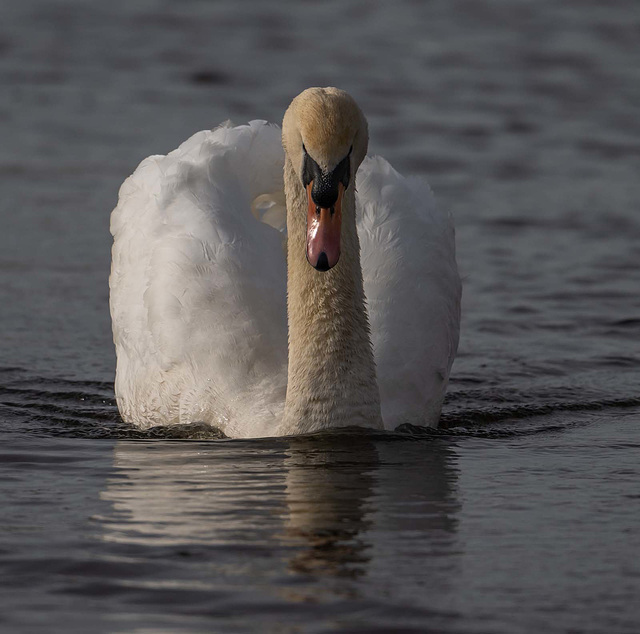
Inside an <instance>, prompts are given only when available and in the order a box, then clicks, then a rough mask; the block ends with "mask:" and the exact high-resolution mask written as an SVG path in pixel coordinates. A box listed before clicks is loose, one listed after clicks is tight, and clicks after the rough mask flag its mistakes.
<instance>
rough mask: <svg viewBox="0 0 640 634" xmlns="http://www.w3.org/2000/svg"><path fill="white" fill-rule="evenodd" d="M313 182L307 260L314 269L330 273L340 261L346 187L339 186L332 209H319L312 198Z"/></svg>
mask: <svg viewBox="0 0 640 634" xmlns="http://www.w3.org/2000/svg"><path fill="white" fill-rule="evenodd" d="M312 188H313V181H311V182H310V183H309V184H308V185H307V202H308V205H309V208H308V211H307V260H308V262H309V264H311V266H312V267H313V268H314V269H317V270H318V271H328V270H329V269H330V268H332V267H334V266H335V265H336V264H337V263H338V260H339V259H340V226H341V223H342V195H343V194H344V185H343V184H342V183H340V184H339V185H338V199H337V200H336V202H335V205H334V206H333V207H331V208H328V209H326V208H323V207H318V206H317V205H316V204H315V203H314V202H313V199H312V198H311V190H312Z"/></svg>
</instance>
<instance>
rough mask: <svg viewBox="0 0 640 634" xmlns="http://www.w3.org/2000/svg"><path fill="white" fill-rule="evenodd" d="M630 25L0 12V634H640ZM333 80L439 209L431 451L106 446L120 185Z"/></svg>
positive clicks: (372, 440)
mask: <svg viewBox="0 0 640 634" xmlns="http://www.w3.org/2000/svg"><path fill="white" fill-rule="evenodd" d="M636 4H637V3H636V2H634V1H633V0H629V1H622V0H617V1H615V2H610V3H607V4H606V5H604V4H602V3H597V2H589V1H587V0H583V1H581V2H578V1H576V0H573V1H568V2H563V3H554V2H551V0H543V1H541V2H535V3H534V2H527V1H524V0H523V1H522V2H517V3H514V2H507V1H506V0H494V1H491V2H483V3H474V2H469V1H468V0H452V1H450V2H398V3H394V4H393V7H392V6H391V5H390V4H382V3H373V2H358V1H356V0H343V1H342V2H340V3H338V2H325V3H307V2H296V3H294V2H285V1H283V2H279V3H264V2H261V3H258V2H251V1H247V2H242V3H240V2H238V3H232V2H226V1H222V2H217V3H207V2H200V1H196V0H184V1H183V2H180V3H170V2H160V1H153V0H140V1H138V2H128V3H125V2H122V1H120V0H114V1H112V2H109V3H99V2H96V1H91V2H89V1H86V0H85V1H83V2H80V1H72V0H67V1H63V0H58V1H54V2H52V1H45V0H41V1H38V0H25V1H21V2H18V1H17V0H6V1H5V2H3V4H2V6H1V7H0V81H1V84H2V87H3V88H2V91H0V131H1V134H0V138H2V143H0V186H1V190H0V191H2V196H0V306H1V308H0V331H1V332H2V335H3V336H2V345H0V434H1V435H2V445H1V449H0V501H1V506H0V508H1V517H2V521H1V522H0V584H1V585H2V591H1V592H0V631H2V632H3V633H4V632H5V631H6V632H7V633H11V634H13V633H14V632H19V633H23V632H24V633H31V632H34V633H40V632H46V633H49V632H58V631H64V632H67V633H75V632H78V633H85V632H87V631H89V630H90V631H92V632H110V633H111V632H112V633H127V634H128V633H132V632H136V633H140V634H143V633H144V634H150V633H153V634H156V633H167V634H169V633H171V634H174V633H182V632H187V633H194V632H198V633H199V632H205V631H207V632H209V631H213V632H251V631H265V632H391V631H393V632H426V631H434V632H456V633H458V632H464V633H476V632H482V633H484V632H487V633H489V632H491V633H495V632H499V633H500V632H505V633H509V634H511V633H518V632H594V633H595V632H614V633H615V632H621V633H626V632H628V633H630V634H631V633H634V634H635V632H637V631H638V630H640V608H638V607H637V597H638V595H639V593H640V564H639V563H638V561H639V557H638V554H639V552H640V531H639V530H638V524H639V521H640V494H639V491H640V487H639V486H638V483H639V481H640V477H639V476H640V466H638V465H639V462H638V455H640V454H639V453H638V451H639V449H640V429H639V421H640V393H639V391H638V385H639V384H640V381H639V379H640V371H639V370H640V355H639V350H638V340H639V336H640V293H639V292H638V290H639V288H640V286H639V282H640V272H639V270H638V264H639V263H640V240H639V238H640V220H639V216H638V200H640V179H638V176H637V175H638V173H639V170H640V116H639V114H640V110H639V107H640V88H639V87H640V46H638V41H640V14H639V13H638V11H637V6H636ZM327 84H335V85H338V86H340V87H343V88H345V89H347V90H349V91H350V92H351V93H353V95H354V96H355V97H356V98H357V99H358V101H359V102H360V103H361V105H362V107H363V109H364V110H365V112H366V114H367V116H368V118H369V122H370V130H371V150H372V151H373V152H378V153H380V154H383V155H384V156H385V157H387V158H388V159H389V160H390V161H391V162H392V164H394V165H395V166H396V167H397V168H398V169H400V170H401V171H403V172H405V173H419V174H423V175H425V176H427V178H428V179H429V181H430V183H431V185H432V187H433V189H434V191H435V192H436V195H437V197H438V199H439V201H440V204H441V205H443V206H445V207H446V208H449V209H451V210H452V212H453V213H454V214H455V217H456V223H457V227H458V232H457V236H458V240H457V242H458V260H459V264H460V269H461V273H462V275H463V278H464V305H463V325H462V339H461V344H460V353H459V356H458V359H457V361H456V363H455V365H454V370H453V376H452V383H451V389H450V393H449V396H448V399H447V402H446V405H445V408H444V413H443V428H442V429H441V430H439V431H437V432H427V433H419V431H416V430H411V429H406V430H403V432H402V433H396V434H371V433H367V434H364V433H353V432H349V431H346V432H342V433H337V434H333V435H319V436H312V437H306V438H289V439H271V440H267V441H264V440H254V441H228V440H220V439H216V436H215V433H214V432H213V430H211V429H208V428H206V427H202V426H185V427H182V428H176V429H171V430H163V429H152V430H150V431H148V432H144V433H143V432H139V431H138V430H136V429H133V428H131V427H129V426H127V425H125V424H123V423H122V422H121V421H120V420H119V418H118V416H117V411H116V408H115V405H114V401H113V387H112V380H113V372H114V361H115V360H114V355H113V349H112V344H111V340H110V326H109V317H108V308H107V284H106V278H107V274H108V267H109V247H110V239H109V234H108V216H109V212H110V210H111V208H112V207H113V206H114V204H115V201H116V194H117V189H118V187H119V185H120V183H121V182H122V181H123V180H124V178H125V177H126V176H127V175H128V174H129V173H130V172H131V171H132V170H133V169H134V167H135V166H136V164H137V163H138V162H139V160H140V159H142V158H143V157H144V156H147V155H149V154H153V153H164V152H167V151H168V150H170V149H172V148H174V147H176V146H177V145H178V144H179V143H180V141H182V140H184V139H185V138H187V137H188V136H189V135H190V134H191V133H193V132H194V131H195V130H198V129H203V128H209V127H212V126H214V125H216V124H217V123H219V122H221V121H223V120H225V119H228V118H231V119H233V120H234V121H236V122H242V121H246V120H248V119H251V118H266V119H269V120H273V121H279V120H280V119H281V117H282V113H283V111H284V108H285V107H286V105H287V104H288V102H289V100H290V99H291V97H292V96H293V95H295V94H297V93H298V92H299V91H300V90H301V89H303V88H304V87H306V86H309V85H327Z"/></svg>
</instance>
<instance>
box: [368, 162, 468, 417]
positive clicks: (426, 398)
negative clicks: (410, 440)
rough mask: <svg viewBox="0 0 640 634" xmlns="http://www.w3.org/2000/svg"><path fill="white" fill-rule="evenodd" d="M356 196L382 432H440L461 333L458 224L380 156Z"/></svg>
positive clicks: (425, 189)
mask: <svg viewBox="0 0 640 634" xmlns="http://www.w3.org/2000/svg"><path fill="white" fill-rule="evenodd" d="M356 191H357V210H358V211H357V213H358V235H359V238H360V245H361V258H362V270H363V277H364V287H365V295H366V297H367V304H368V310H369V321H370V325H371V335H372V343H373V348H374V355H375V360H376V370H377V376H378V384H379V386H380V396H381V403H382V418H383V420H384V423H385V427H386V428H387V429H394V428H395V427H397V426H398V425H400V424H403V423H411V424H414V425H429V426H436V425H437V424H438V419H439V417H440V409H441V406H442V400H443V398H444V394H445V391H446V388H447V383H448V379H449V372H450V370H451V365H452V363H453V359H454V357H455V353H456V350H457V347H458V337H459V331H460V298H461V284H460V278H459V276H458V270H457V266H456V259H455V237H454V227H453V220H452V218H451V216H450V214H448V213H446V212H443V211H441V210H439V209H438V208H437V207H436V205H435V202H434V199H433V194H432V193H431V190H430V188H429V186H428V185H427V183H426V182H424V181H423V180H422V179H420V178H415V177H413V178H404V177H403V176H401V175H400V174H399V173H398V172H396V171H395V170H394V169H393V168H392V167H391V165H389V163H388V162H387V161H385V160H384V159H383V158H380V157H368V158H367V159H365V161H364V162H363V163H362V165H361V167H360V169H359V170H358V173H357V180H356Z"/></svg>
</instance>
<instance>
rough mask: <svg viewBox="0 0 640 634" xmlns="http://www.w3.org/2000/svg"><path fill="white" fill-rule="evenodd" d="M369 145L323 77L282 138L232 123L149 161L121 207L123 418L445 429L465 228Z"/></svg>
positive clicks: (233, 428) (346, 99) (118, 299)
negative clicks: (457, 241)
mask: <svg viewBox="0 0 640 634" xmlns="http://www.w3.org/2000/svg"><path fill="white" fill-rule="evenodd" d="M367 144H368V131H367V121H366V119H365V118H364V115H363V114H362V112H361V110H360V108H359V107H358V106H357V104H356V103H355V101H354V100H353V99H352V98H351V97H350V96H349V95H348V94H347V93H346V92H344V91H341V90H338V89H336V88H309V89H308V90H305V91H304V92H302V93H301V94H300V95H298V96H297V97H296V98H295V99H294V100H293V102H292V103H291V105H290V106H289V108H288V109H287V111H286V113H285V116H284V121H283V125H282V131H281V138H280V130H279V128H278V127H277V126H274V125H270V124H267V123H266V122H264V121H252V122H250V123H249V124H248V125H244V126H239V127H231V126H230V125H226V126H225V125H223V126H222V127H220V128H218V129H216V130H214V131H202V132H198V133H197V134H195V135H194V136H192V137H191V138H190V139H188V140H187V141H185V142H184V143H183V144H182V145H181V146H180V147H179V148H178V149H177V150H174V151H173V152H170V153H169V154H168V155H166V156H151V157H149V158H147V159H145V160H144V161H142V163H141V164H140V165H139V167H138V168H137V170H136V171H135V172H134V174H133V175H132V176H130V177H129V178H128V179H127V180H126V181H125V182H124V184H123V185H122V187H121V188H120V193H119V201H118V205H117V207H116V208H115V209H114V211H113V213H112V216H111V233H112V235H113V239H114V243H113V250H112V266H111V276H110V278H109V285H110V307H111V317H112V322H113V338H114V342H115V346H116V354H117V371H116V381H115V392H116V399H117V402H118V407H119V409H120V413H121V415H122V417H123V419H124V420H126V421H129V422H131V423H134V424H136V425H139V426H140V427H150V426H152V425H169V424H174V423H179V422H183V423H184V422H194V421H202V422H206V423H209V424H211V425H215V426H216V427H218V428H220V429H221V430H222V431H223V432H224V433H225V434H226V435H227V436H229V437H258V436H273V435H285V434H298V433H305V432H312V431H317V430H321V429H326V428H333V427H342V426H350V425H358V426H362V427H370V428H377V429H383V428H386V429H394V428H395V427H397V426H398V425H400V424H402V423H412V424H415V425H429V426H437V424H438V418H439V415H440V409H441V405H442V400H443V398H444V393H445V390H446V386H447V382H448V377H449V371H450V369H451V364H452V363H453V359H454V356H455V353H456V349H457V345H458V333H459V320H460V294H461V288H460V279H459V276H458V272H457V267H456V261H455V246H454V229H453V223H452V219H451V217H450V216H449V214H447V213H443V212H442V211H439V210H438V209H436V207H435V205H434V202H433V197H432V194H431V191H430V189H429V187H428V185H427V184H426V183H424V182H423V181H422V180H420V179H417V178H410V179H405V178H403V177H402V176H400V175H399V174H398V173H397V172H396V171H395V170H394V169H393V168H392V167H391V166H390V165H389V164H388V163H387V162H386V161H385V160H384V159H382V158H379V157H370V158H365V156H366V152H367ZM283 148H284V153H283ZM283 168H284V169H283ZM356 172H357V177H356ZM283 175H284V176H283ZM283 192H284V196H283ZM285 200H286V207H285ZM252 211H253V213H252ZM257 218H258V219H260V220H262V222H260V221H259V220H258V219H257ZM285 219H286V221H285ZM285 225H286V236H285V232H284V228H285ZM279 229H280V230H279ZM365 298H366V299H365ZM367 306H368V315H367ZM287 316H288V346H287Z"/></svg>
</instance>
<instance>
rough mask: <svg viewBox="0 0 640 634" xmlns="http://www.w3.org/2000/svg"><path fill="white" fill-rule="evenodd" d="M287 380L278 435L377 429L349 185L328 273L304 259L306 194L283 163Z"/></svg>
mask: <svg viewBox="0 0 640 634" xmlns="http://www.w3.org/2000/svg"><path fill="white" fill-rule="evenodd" d="M284 185H285V194H286V199H287V236H288V237H287V267H288V272H287V296H288V313H289V376H288V383H287V399H286V404H285V412H284V422H283V426H282V432H283V433H284V434H300V433H307V432H313V431H318V430H321V429H328V428H335V427H346V426H351V425H357V426H360V427H373V428H376V429H382V428H383V425H382V417H381V414H380V393H379V390H378V383H377V381H376V372H375V363H374V359H373V351H372V347H371V337H370V333H369V322H368V319H367V312H366V308H365V300H364V289H363V283H362V268H361V266H360V243H359V241H358V233H357V230H356V215H355V188H354V186H353V185H351V186H350V187H348V188H347V190H346V191H345V194H344V198H343V201H342V229H341V247H340V251H341V255H340V260H339V261H338V264H337V265H336V266H334V267H333V268H332V269H330V270H329V271H327V272H321V271H317V270H316V269H314V268H313V267H312V266H311V265H310V264H309V263H308V262H307V259H306V235H307V197H306V192H305V191H304V189H303V187H302V183H301V182H300V179H299V178H298V176H297V174H296V173H295V170H294V169H293V166H292V165H291V162H290V161H289V159H288V158H287V159H286V161H285V173H284Z"/></svg>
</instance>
